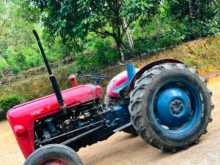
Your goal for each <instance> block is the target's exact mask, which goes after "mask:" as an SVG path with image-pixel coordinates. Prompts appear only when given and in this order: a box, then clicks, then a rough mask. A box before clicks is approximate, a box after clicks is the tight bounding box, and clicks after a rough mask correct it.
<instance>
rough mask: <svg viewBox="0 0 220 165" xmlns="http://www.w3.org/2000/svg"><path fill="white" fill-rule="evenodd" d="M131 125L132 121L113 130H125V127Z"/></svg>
mask: <svg viewBox="0 0 220 165" xmlns="http://www.w3.org/2000/svg"><path fill="white" fill-rule="evenodd" d="M130 126H131V122H129V123H127V124H125V125H123V126H121V127H119V128H117V129H115V130H113V132H119V131H122V130H124V129H125V128H128V127H130Z"/></svg>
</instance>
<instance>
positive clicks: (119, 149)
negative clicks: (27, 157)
mask: <svg viewBox="0 0 220 165" xmlns="http://www.w3.org/2000/svg"><path fill="white" fill-rule="evenodd" d="M209 87H210V89H211V90H212V91H213V93H214V95H213V100H214V103H215V107H216V108H215V110H214V112H213V113H212V116H213V119H214V120H213V122H212V123H211V124H210V125H209V129H208V131H209V132H208V134H206V135H205V136H203V137H202V139H201V142H200V143H199V144H198V145H195V146H193V147H191V148H189V149H187V150H185V151H181V152H178V153H176V154H163V153H161V152H160V151H159V150H157V149H155V148H153V147H151V146H150V145H147V144H145V143H144V142H143V141H142V140H141V139H140V138H139V137H137V138H133V137H131V136H129V135H128V134H125V133H118V134H115V135H114V136H112V137H111V138H110V139H108V140H106V141H104V142H99V143H97V144H94V145H92V146H90V147H87V148H83V149H81V150H80V151H79V155H80V157H81V159H82V160H83V162H84V164H85V165H147V164H158V165H159V164H162V165H175V164H176V165H177V164H178V165H182V164H184V165H188V164H190V165H191V164H193V165H197V164H201V165H219V164H220V108H219V107H220V79H218V80H215V81H212V82H211V83H210V84H209ZM23 161H24V159H23V156H22V154H21V152H20V151H19V148H18V146H17V144H16V141H15V139H14V137H13V135H12V133H11V130H10V129H9V126H8V124H7V123H6V122H3V123H0V164H4V165H21V164H22V163H23Z"/></svg>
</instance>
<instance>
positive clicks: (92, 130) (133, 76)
mask: <svg viewBox="0 0 220 165" xmlns="http://www.w3.org/2000/svg"><path fill="white" fill-rule="evenodd" d="M34 35H35V37H36V39H37V42H38V46H39V49H40V51H41V54H42V57H43V59H44V62H45V64H46V67H47V70H48V73H49V79H50V81H51V84H52V87H53V90H54V94H52V95H49V96H46V97H43V98H39V99H36V100H33V101H30V102H27V103H24V104H21V105H18V106H15V107H13V108H12V109H11V110H10V111H9V112H8V114H7V118H8V122H9V123H10V125H11V128H12V130H13V132H14V134H15V137H16V139H17V142H18V144H19V146H20V149H21V151H22V152H23V154H24V157H25V158H27V160H26V162H25V164H26V165H49V164H54V165H80V164H82V162H81V160H80V159H79V157H78V156H77V154H76V152H75V151H78V150H79V149H80V148H81V147H85V146H87V145H92V144H94V143H96V142H97V141H101V140H105V139H107V138H108V137H110V136H111V135H113V134H114V133H116V132H119V131H125V132H127V133H130V134H133V135H139V136H140V137H141V138H143V140H144V141H145V142H146V143H149V144H151V145H153V146H154V147H157V148H159V149H160V150H162V151H164V152H176V151H178V150H181V149H185V148H187V147H189V146H191V145H193V144H195V143H198V142H199V139H200V136H201V135H203V134H205V133H206V132H207V126H208V123H209V122H210V121H211V118H210V115H211V110H212V109H213V108H214V106H213V105H212V103H211V92H210V91H209V90H208V89H207V86H206V84H207V82H206V81H205V79H203V78H201V77H200V76H198V75H197V74H196V71H195V70H194V69H189V68H188V67H187V66H186V65H185V64H183V63H182V62H180V61H177V60H173V59H164V60H160V61H155V62H153V63H150V64H148V65H146V66H145V67H143V68H140V69H137V68H135V67H134V66H133V65H132V64H128V65H127V71H124V72H122V73H119V74H118V75H116V76H115V77H114V78H113V79H112V80H111V81H110V83H109V85H108V87H107V93H106V97H105V103H104V104H102V103H101V94H102V89H101V87H100V86H99V85H98V84H96V85H93V84H86V85H78V84H77V81H76V79H75V78H74V77H72V79H71V81H72V84H73V87H72V88H70V89H66V90H64V91H60V88H59V86H58V83H57V81H56V78H55V77H54V75H53V74H52V71H51V68H50V66H49V63H48V61H47V58H46V55H45V53H44V50H43V47H42V45H41V42H40V39H39V37H38V34H37V33H36V31H34ZM102 78H103V77H98V79H102Z"/></svg>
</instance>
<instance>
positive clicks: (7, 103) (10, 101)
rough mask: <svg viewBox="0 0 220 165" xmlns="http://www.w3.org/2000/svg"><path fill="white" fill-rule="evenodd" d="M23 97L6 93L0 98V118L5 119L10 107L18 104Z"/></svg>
mask: <svg viewBox="0 0 220 165" xmlns="http://www.w3.org/2000/svg"><path fill="white" fill-rule="evenodd" d="M23 100H24V99H23V98H22V97H20V96H16V95H8V96H5V97H1V98H0V120H3V119H6V114H7V112H8V110H9V109H10V108H12V107H13V106H15V105H17V104H20V103H21V102H22V101H23Z"/></svg>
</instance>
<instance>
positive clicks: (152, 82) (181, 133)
mask: <svg viewBox="0 0 220 165" xmlns="http://www.w3.org/2000/svg"><path fill="white" fill-rule="evenodd" d="M130 98H131V99H130V105H129V111H130V114H131V122H132V124H133V126H134V128H135V129H136V130H137V132H138V134H139V135H140V136H141V137H142V138H143V139H144V140H145V142H147V143H149V144H151V145H152V146H154V147H156V148H159V149H161V150H162V151H166V152H176V151H178V150H181V149H185V148H187V147H189V146H191V145H192V144H195V143H198V142H199V138H200V136H201V135H202V134H204V133H206V132H207V131H206V130H207V126H208V123H209V122H210V121H211V117H210V115H211V110H212V109H213V107H214V106H212V104H211V92H209V90H208V89H207V87H206V82H205V80H204V79H203V78H201V77H199V76H198V75H197V74H196V72H195V71H194V70H193V69H188V68H187V67H186V66H185V65H184V64H179V63H166V64H161V65H157V66H155V67H153V68H152V69H150V70H148V71H146V72H145V73H144V74H143V75H142V77H141V78H140V79H139V80H138V81H137V82H136V85H135V89H134V90H133V91H132V92H131V94H130Z"/></svg>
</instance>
